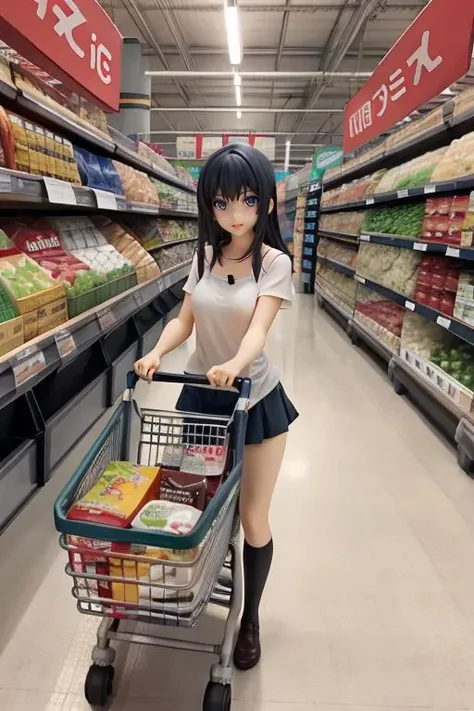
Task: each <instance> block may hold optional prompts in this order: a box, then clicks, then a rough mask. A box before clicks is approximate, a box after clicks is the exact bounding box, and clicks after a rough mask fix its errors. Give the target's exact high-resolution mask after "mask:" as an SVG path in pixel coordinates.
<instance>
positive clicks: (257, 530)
mask: <svg viewBox="0 0 474 711" xmlns="http://www.w3.org/2000/svg"><path fill="white" fill-rule="evenodd" d="M240 516H241V521H242V528H243V529H244V537H245V540H246V541H247V543H248V544H249V545H251V546H254V547H255V548H259V547H260V546H265V545H266V544H267V543H268V542H269V540H270V538H271V531H270V523H269V521H268V516H266V515H265V514H262V513H261V512H260V514H259V512H258V511H241V512H240Z"/></svg>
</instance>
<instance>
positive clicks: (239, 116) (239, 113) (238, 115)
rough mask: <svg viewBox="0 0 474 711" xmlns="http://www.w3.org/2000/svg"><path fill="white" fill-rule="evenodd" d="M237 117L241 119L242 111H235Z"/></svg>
mask: <svg viewBox="0 0 474 711" xmlns="http://www.w3.org/2000/svg"><path fill="white" fill-rule="evenodd" d="M237 118H238V119H241V118H242V111H237Z"/></svg>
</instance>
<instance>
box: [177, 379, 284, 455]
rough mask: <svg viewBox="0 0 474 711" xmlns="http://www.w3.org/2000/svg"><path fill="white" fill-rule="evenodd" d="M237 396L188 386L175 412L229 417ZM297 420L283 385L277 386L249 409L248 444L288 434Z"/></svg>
mask: <svg viewBox="0 0 474 711" xmlns="http://www.w3.org/2000/svg"><path fill="white" fill-rule="evenodd" d="M238 397H239V396H238V394H237V393H234V392H229V391H226V390H212V389H211V388H197V387H193V386H191V385H185V386H184V387H183V390H182V391H181V395H180V397H179V399H178V402H177V404H176V409H177V410H178V411H180V412H193V413H200V414H202V415H216V416H220V417H230V416H231V415H232V412H233V411H234V408H235V406H236V403H237V399H238ZM297 417H298V412H297V411H296V409H295V407H294V406H293V404H292V403H291V401H290V400H289V398H288V396H287V394H286V392H285V390H284V388H283V386H282V384H281V383H278V385H277V386H276V387H275V388H274V389H273V390H272V391H271V392H270V393H268V395H266V396H265V397H264V398H263V399H262V400H260V402H257V404H256V405H254V406H253V407H251V408H250V410H249V413H248V422H247V433H246V438H245V443H246V444H260V443H261V442H263V441H264V440H266V439H272V437H278V435H281V434H283V433H284V432H288V429H289V427H290V425H291V423H292V422H294V421H295V420H296V418H297ZM196 444H197V442H196Z"/></svg>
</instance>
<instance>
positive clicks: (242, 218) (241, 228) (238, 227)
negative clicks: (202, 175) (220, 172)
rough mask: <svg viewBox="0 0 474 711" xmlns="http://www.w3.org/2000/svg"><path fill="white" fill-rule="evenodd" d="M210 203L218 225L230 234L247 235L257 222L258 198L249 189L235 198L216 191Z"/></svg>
mask: <svg viewBox="0 0 474 711" xmlns="http://www.w3.org/2000/svg"><path fill="white" fill-rule="evenodd" d="M212 205H213V212H214V217H215V219H216V220H217V222H218V224H219V226H220V227H222V229H223V230H225V231H226V232H230V234H231V235H235V236H237V237H238V236H243V235H247V234H248V233H250V232H251V231H252V230H253V228H254V227H255V225H256V224H257V219H258V208H259V199H258V197H257V195H255V193H253V192H252V191H251V190H249V191H247V192H245V193H241V195H240V196H239V197H238V198H236V199H235V200H228V199H226V198H224V197H223V196H222V195H221V194H220V193H217V195H216V197H215V198H214V201H213V203H212Z"/></svg>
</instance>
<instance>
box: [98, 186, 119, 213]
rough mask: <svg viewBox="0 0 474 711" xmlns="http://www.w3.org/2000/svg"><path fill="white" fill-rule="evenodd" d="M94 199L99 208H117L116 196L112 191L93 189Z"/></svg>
mask: <svg viewBox="0 0 474 711" xmlns="http://www.w3.org/2000/svg"><path fill="white" fill-rule="evenodd" d="M93 193H94V195H95V199H96V201H97V207H98V208H100V209H101V210H117V198H116V196H115V195H114V194H113V193H109V192H108V191H107V190H98V189H97V188H94V189H93Z"/></svg>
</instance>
